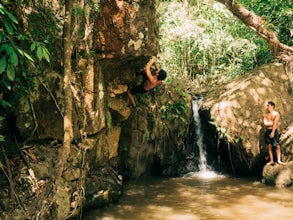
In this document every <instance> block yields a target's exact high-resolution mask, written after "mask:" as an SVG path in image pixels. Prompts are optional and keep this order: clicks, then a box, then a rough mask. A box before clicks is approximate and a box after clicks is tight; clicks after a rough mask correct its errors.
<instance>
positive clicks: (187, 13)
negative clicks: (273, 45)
mask: <svg viewBox="0 0 293 220" xmlns="http://www.w3.org/2000/svg"><path fill="white" fill-rule="evenodd" d="M243 1H245V0H243ZM247 1H248V0H247ZM255 1H257V0H254V2H255ZM259 1H260V0H259ZM254 5H255V7H257V6H256V5H257V4H254ZM291 8H292V7H291ZM158 11H159V13H160V20H161V26H160V34H161V41H160V47H161V53H160V54H159V57H160V62H161V65H162V66H163V68H164V69H166V70H167V72H168V73H169V74H170V75H171V76H173V77H177V76H181V75H184V76H188V77H189V78H190V79H191V80H196V78H197V77H199V76H226V77H231V76H236V75H239V74H243V73H245V72H247V71H249V70H251V69H253V68H255V67H256V66H257V65H260V64H263V63H268V62H271V61H272V58H273V57H272V55H271V53H270V50H269V48H268V45H267V44H266V42H265V41H264V40H263V39H261V38H260V37H259V36H258V35H256V34H255V33H254V32H252V31H251V30H250V29H249V28H248V27H246V26H245V25H244V24H243V23H242V22H241V21H240V20H238V19H237V18H236V17H235V16H234V15H232V14H231V13H230V11H228V9H226V8H225V6H224V5H222V4H220V3H218V2H216V1H202V0H193V1H179V0H177V1H160V5H159V8H158ZM284 13H285V12H284ZM286 13H287V14H288V11H287V12H286ZM291 17H292V16H291ZM291 27H292V24H291Z"/></svg>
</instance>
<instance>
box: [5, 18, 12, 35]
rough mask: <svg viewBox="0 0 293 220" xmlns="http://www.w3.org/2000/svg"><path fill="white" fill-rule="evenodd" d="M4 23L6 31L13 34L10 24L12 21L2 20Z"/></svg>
mask: <svg viewBox="0 0 293 220" xmlns="http://www.w3.org/2000/svg"><path fill="white" fill-rule="evenodd" d="M4 25H5V27H6V29H7V31H8V33H9V34H10V35H13V34H14V31H13V26H12V23H11V22H10V21H4Z"/></svg>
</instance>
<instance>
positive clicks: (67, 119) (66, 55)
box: [56, 0, 73, 187]
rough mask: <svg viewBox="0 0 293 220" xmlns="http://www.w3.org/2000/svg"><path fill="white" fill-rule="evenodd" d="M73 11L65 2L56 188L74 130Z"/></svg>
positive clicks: (67, 0) (69, 1)
mask: <svg viewBox="0 0 293 220" xmlns="http://www.w3.org/2000/svg"><path fill="white" fill-rule="evenodd" d="M71 11H72V0H66V1H65V21H64V30H63V40H64V52H63V59H64V119H63V125H64V140H63V150H62V151H61V155H60V166H59V167H58V171H57V176H56V186H57V187H58V184H59V180H58V179H60V178H61V176H62V172H63V169H64V164H65V162H66V160H67V158H68V155H69V153H70V145H71V141H72V138H73V128H72V90H71V53H72V51H71Z"/></svg>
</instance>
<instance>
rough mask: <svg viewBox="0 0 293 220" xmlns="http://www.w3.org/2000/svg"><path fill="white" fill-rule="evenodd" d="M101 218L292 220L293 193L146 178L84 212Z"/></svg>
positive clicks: (237, 182)
mask: <svg viewBox="0 0 293 220" xmlns="http://www.w3.org/2000/svg"><path fill="white" fill-rule="evenodd" d="M83 219H85V220H90V219H99V220H114V219H115V220H116V219H117V220H122V219H127V220H146V219H147V220H153V219H154V220H197V219H201V220H202V219H208V220H210V219H221V220H222V219H223V220H226V219H229V220H235V219H241V220H246V219H247V220H248V219H249V220H254V219H256V220H268V219H274V220H285V219H286V220H288V219H293V189H292V188H282V189H277V188H274V187H271V186H266V185H264V184H262V183H260V182H259V181H253V180H247V179H238V178H231V177H224V176H214V177H211V178H202V177H198V176H196V175H191V176H189V177H185V178H183V177H182V178H170V179H164V178H148V179H143V180H139V181H136V182H131V183H128V184H127V185H126V186H125V193H124V194H123V196H122V198H121V199H120V201H119V203H117V204H112V205H110V206H108V207H105V208H102V209H97V210H94V211H91V212H88V213H84V217H83Z"/></svg>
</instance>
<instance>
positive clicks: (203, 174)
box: [187, 99, 219, 178]
mask: <svg viewBox="0 0 293 220" xmlns="http://www.w3.org/2000/svg"><path fill="white" fill-rule="evenodd" d="M199 104H200V99H197V100H192V110H193V120H194V125H195V136H196V143H195V145H196V147H197V149H198V153H199V160H198V163H199V164H198V168H199V171H198V172H196V173H191V174H188V175H187V176H197V177H200V178H214V177H218V176H219V175H218V174H216V173H215V172H214V171H213V170H212V169H211V168H210V167H209V166H208V164H207V153H206V146H205V144H204V132H203V129H202V125H201V118H200V115H199V112H198V111H199V108H200V105H199Z"/></svg>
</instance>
